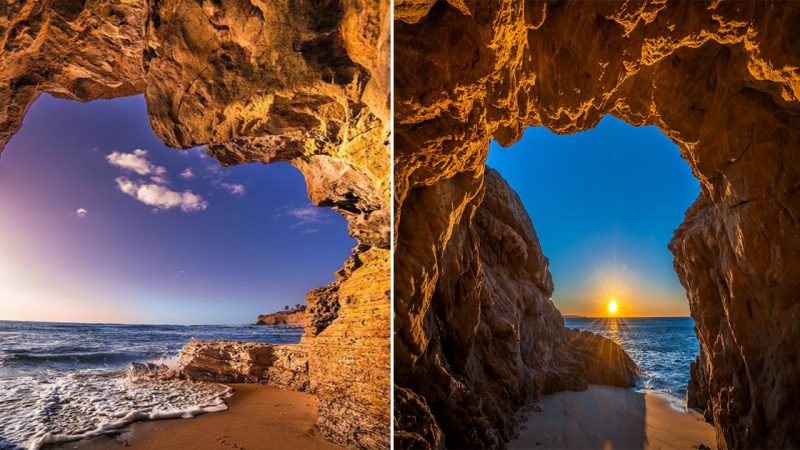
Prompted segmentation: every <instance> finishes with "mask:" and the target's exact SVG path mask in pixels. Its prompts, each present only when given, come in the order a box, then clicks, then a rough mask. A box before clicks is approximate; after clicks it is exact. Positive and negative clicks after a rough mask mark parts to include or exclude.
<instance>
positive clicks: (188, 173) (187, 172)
mask: <svg viewBox="0 0 800 450" xmlns="http://www.w3.org/2000/svg"><path fill="white" fill-rule="evenodd" d="M180 175H181V178H183V179H184V180H188V179H189V178H194V172H192V169H191V168H190V167H187V168H186V170H184V171H183V172H181V174H180Z"/></svg>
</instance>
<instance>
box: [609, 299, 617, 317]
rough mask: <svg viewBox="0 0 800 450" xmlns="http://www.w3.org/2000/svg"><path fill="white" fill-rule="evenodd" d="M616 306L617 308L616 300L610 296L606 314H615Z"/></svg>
mask: <svg viewBox="0 0 800 450" xmlns="http://www.w3.org/2000/svg"><path fill="white" fill-rule="evenodd" d="M617 308H618V305H617V301H616V300H615V299H613V298H612V299H611V300H610V301H609V302H608V314H609V315H611V316H616V315H617Z"/></svg>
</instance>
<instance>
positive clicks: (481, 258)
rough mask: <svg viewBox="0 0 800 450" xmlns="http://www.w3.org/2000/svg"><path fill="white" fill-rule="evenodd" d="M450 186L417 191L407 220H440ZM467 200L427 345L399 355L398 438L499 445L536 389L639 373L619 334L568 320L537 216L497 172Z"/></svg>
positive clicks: (415, 442) (446, 258) (447, 254)
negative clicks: (409, 358)
mask: <svg viewBox="0 0 800 450" xmlns="http://www.w3.org/2000/svg"><path fill="white" fill-rule="evenodd" d="M467 185H468V186H469V183H467ZM455 189H456V188H453V190H455ZM451 192H452V191H451ZM451 192H441V191H439V192H434V193H432V195H431V196H430V197H421V198H416V199H414V200H413V203H409V204H408V208H407V210H406V211H407V212H409V214H407V215H406V216H405V217H406V218H409V217H413V218H416V219H418V220H419V222H415V221H410V222H404V224H403V225H405V224H409V225H410V226H415V227H417V230H419V229H420V228H419V227H420V225H423V224H425V226H423V227H422V229H432V228H433V227H431V226H430V222H427V223H426V222H425V221H426V219H427V218H429V217H431V216H426V214H427V212H429V211H431V208H435V207H436V203H437V202H439V201H440V200H441V199H445V198H447V199H449V198H451V196H452V194H451ZM465 208H467V209H468V211H467V212H465V213H464V215H463V216H462V220H463V221H464V222H463V223H462V224H458V225H456V226H454V227H453V229H452V234H451V236H450V239H449V241H448V245H447V248H446V249H445V251H444V253H443V256H442V265H441V267H440V274H439V278H438V282H437V284H436V286H435V290H434V292H433V296H432V307H433V308H434V309H433V310H432V311H430V313H429V315H428V317H427V320H428V321H429V323H428V324H427V325H428V326H427V330H430V333H429V334H428V335H427V336H425V338H426V339H427V340H428V341H427V347H426V349H425V352H424V353H423V354H422V355H420V356H419V358H418V359H417V360H415V361H414V363H413V364H411V365H409V364H407V362H405V363H404V364H403V365H402V366H401V365H400V364H396V370H397V372H396V379H398V380H402V382H401V385H400V387H399V388H398V389H396V392H398V393H401V394H402V397H397V396H396V399H395V404H396V408H395V411H396V419H395V423H396V432H397V431H399V433H396V440H395V443H396V445H397V446H398V447H401V448H417V447H418V446H419V445H423V444H422V443H423V442H424V443H426V444H424V445H423V446H426V445H427V446H430V447H431V448H437V447H438V446H439V445H442V444H445V445H446V446H448V447H453V448H476V447H500V446H502V445H503V443H504V442H506V441H508V440H509V439H511V438H512V437H514V436H515V435H516V433H517V431H518V423H517V420H516V418H515V416H514V412H515V411H516V409H517V408H518V407H520V406H522V405H524V404H526V403H528V402H530V401H532V400H534V399H536V398H538V397H539V396H541V395H543V394H548V393H552V392H556V391H561V390H567V389H570V390H583V389H585V388H586V385H587V383H607V384H614V385H618V386H623V387H630V386H633V385H634V383H635V382H636V377H637V375H638V369H637V368H636V365H635V364H634V363H633V361H631V359H630V358H629V357H628V356H627V355H626V354H625V352H624V351H622V349H621V348H619V346H618V345H617V344H615V343H614V342H613V341H611V340H609V339H606V338H604V337H601V336H596V335H594V334H592V333H588V332H587V333H581V332H577V331H571V330H568V329H566V328H565V327H564V320H563V318H562V317H561V314H560V313H559V312H558V310H557V309H556V307H555V306H554V305H553V303H552V302H551V301H550V296H551V294H552V292H553V283H552V280H551V277H550V272H549V270H548V263H547V259H546V258H545V257H544V256H543V255H542V251H541V248H540V246H539V241H538V239H537V237H536V232H535V231H534V229H533V224H532V223H531V220H530V218H529V217H528V214H527V213H526V211H525V208H524V207H523V205H522V202H521V201H520V200H519V198H518V197H517V195H516V193H514V191H513V190H511V188H510V187H509V186H508V184H507V183H506V182H505V181H504V180H503V179H502V178H501V177H500V175H499V174H498V173H497V172H496V171H494V170H491V169H487V171H486V173H485V177H484V184H483V189H482V190H481V191H480V192H479V194H478V196H477V197H474V198H472V199H471V201H469V202H468V203H467V204H466V206H465ZM403 231H405V229H403ZM403 231H401V233H402V232H403ZM404 236H409V234H401V236H400V239H401V240H400V242H399V245H400V246H401V248H402V246H403V245H404V241H403V240H402V239H403V237H404ZM419 237H420V236H419V235H417V238H419ZM400 400H402V401H400ZM442 435H443V438H442Z"/></svg>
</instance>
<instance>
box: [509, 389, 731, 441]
mask: <svg viewBox="0 0 800 450" xmlns="http://www.w3.org/2000/svg"><path fill="white" fill-rule="evenodd" d="M539 409H541V411H539ZM520 416H521V417H520V423H521V425H520V435H519V438H517V439H516V440H514V441H511V442H510V443H509V448H511V449H523V448H524V449H566V448H569V449H590V448H591V449H676V448H681V449H697V448H699V446H700V445H701V444H702V445H705V446H706V447H708V448H711V449H716V448H717V446H716V439H715V433H714V427H712V426H711V425H710V424H709V423H707V422H706V421H705V420H703V416H702V415H701V414H698V413H697V412H695V411H691V410H689V411H685V410H683V409H682V408H681V407H680V405H677V404H675V403H673V402H671V401H670V400H667V399H666V398H664V397H662V396H660V395H656V394H649V393H648V394H643V393H640V392H635V391H633V390H630V389H621V388H616V387H610V386H599V385H591V386H589V389H588V390H586V391H584V392H559V393H557V394H553V395H546V396H544V397H542V399H541V401H540V402H538V403H537V404H536V405H534V406H533V407H532V408H529V409H526V410H525V411H523V412H522V413H520Z"/></svg>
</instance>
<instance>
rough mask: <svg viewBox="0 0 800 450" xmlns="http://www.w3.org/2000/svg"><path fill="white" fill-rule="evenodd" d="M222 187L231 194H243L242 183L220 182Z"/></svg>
mask: <svg viewBox="0 0 800 450" xmlns="http://www.w3.org/2000/svg"><path fill="white" fill-rule="evenodd" d="M219 185H220V186H222V188H223V189H225V190H226V191H228V192H230V193H231V194H233V195H244V185H243V184H238V183H220V184H219Z"/></svg>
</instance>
